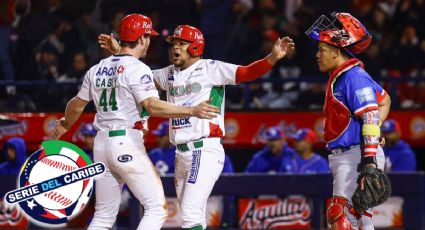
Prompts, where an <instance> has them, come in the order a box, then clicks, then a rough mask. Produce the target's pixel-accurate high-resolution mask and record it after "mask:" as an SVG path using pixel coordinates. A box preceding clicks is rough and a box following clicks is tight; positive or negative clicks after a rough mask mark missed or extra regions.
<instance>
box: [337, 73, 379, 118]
mask: <svg viewBox="0 0 425 230" xmlns="http://www.w3.org/2000/svg"><path fill="white" fill-rule="evenodd" d="M341 84H342V85H341V88H342V91H344V95H345V104H346V105H347V107H348V108H349V109H350V111H351V112H352V113H354V114H355V115H356V116H360V115H361V114H363V113H364V112H367V111H369V110H373V109H377V108H378V102H379V100H380V98H381V97H382V96H383V94H384V93H385V91H384V90H383V89H382V87H381V86H380V85H379V84H378V83H376V82H375V81H374V80H373V79H372V78H371V77H370V76H369V74H368V73H366V71H364V70H363V69H362V68H360V67H354V68H352V69H351V70H350V71H348V72H347V73H346V75H345V76H344V80H343V82H342V83H341Z"/></svg>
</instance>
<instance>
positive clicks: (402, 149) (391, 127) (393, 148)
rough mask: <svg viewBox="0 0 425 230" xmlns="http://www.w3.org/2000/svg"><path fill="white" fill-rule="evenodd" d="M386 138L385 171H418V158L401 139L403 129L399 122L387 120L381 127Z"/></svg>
mask: <svg viewBox="0 0 425 230" xmlns="http://www.w3.org/2000/svg"><path fill="white" fill-rule="evenodd" d="M381 132H382V136H383V137H384V138H385V145H384V152H385V171H387V172H403V171H415V170H416V157H415V153H414V152H413V150H412V148H411V147H410V145H409V144H408V143H406V142H405V141H404V140H401V139H400V136H401V128H400V124H399V123H398V121H397V120H394V119H387V120H385V121H384V122H383V123H382V126H381Z"/></svg>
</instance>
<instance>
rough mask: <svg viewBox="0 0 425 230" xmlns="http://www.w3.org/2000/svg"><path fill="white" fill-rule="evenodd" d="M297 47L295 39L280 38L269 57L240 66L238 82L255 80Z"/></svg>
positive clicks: (237, 73) (237, 75) (237, 72)
mask: <svg viewBox="0 0 425 230" xmlns="http://www.w3.org/2000/svg"><path fill="white" fill-rule="evenodd" d="M294 48H295V43H294V41H293V40H292V39H291V38H289V37H284V38H278V39H277V40H276V42H275V43H274V46H273V49H272V51H271V52H270V54H269V55H267V57H265V58H263V59H261V60H258V61H255V62H253V63H251V64H249V65H247V66H239V67H238V69H237V70H236V83H242V82H247V81H252V80H255V79H257V78H259V77H261V76H263V75H264V74H265V73H267V72H269V71H270V70H271V69H272V67H273V66H274V65H275V64H276V62H278V61H279V60H280V59H282V58H284V57H285V56H286V54H287V53H289V52H292V51H293V50H294Z"/></svg>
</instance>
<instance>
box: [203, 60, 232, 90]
mask: <svg viewBox="0 0 425 230" xmlns="http://www.w3.org/2000/svg"><path fill="white" fill-rule="evenodd" d="M205 61H206V62H207V63H206V65H207V68H208V72H209V74H211V75H212V76H213V77H212V79H211V81H212V83H213V85H235V84H236V69H237V68H238V66H237V65H234V64H230V63H226V62H222V61H215V60H205Z"/></svg>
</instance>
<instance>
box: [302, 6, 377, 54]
mask: <svg viewBox="0 0 425 230" xmlns="http://www.w3.org/2000/svg"><path fill="white" fill-rule="evenodd" d="M305 34H306V35H307V36H309V37H310V38H311V39H313V40H315V41H319V42H326V43H328V44H330V45H332V46H336V47H338V48H342V49H344V50H346V51H347V52H348V53H350V54H359V53H362V52H364V51H365V50H366V49H367V48H368V47H369V45H370V43H371V41H372V36H371V35H370V34H369V32H368V31H367V30H366V28H365V27H364V26H363V24H362V23H361V22H360V21H359V20H357V19H356V18H355V17H353V16H352V15H351V14H349V13H335V12H334V13H332V14H331V18H328V17H327V16H325V15H322V16H320V17H319V18H318V19H317V20H316V22H314V23H313V25H312V26H311V27H310V28H309V29H308V30H307V31H306V32H305Z"/></svg>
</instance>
